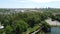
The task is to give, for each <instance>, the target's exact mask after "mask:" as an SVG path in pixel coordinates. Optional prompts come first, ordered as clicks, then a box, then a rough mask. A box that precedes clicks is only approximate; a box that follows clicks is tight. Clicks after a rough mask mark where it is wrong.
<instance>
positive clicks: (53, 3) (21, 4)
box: [0, 0, 60, 8]
mask: <svg viewBox="0 0 60 34" xmlns="http://www.w3.org/2000/svg"><path fill="white" fill-rule="evenodd" d="M46 7H51V8H60V0H0V8H46Z"/></svg>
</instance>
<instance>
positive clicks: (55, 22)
mask: <svg viewBox="0 0 60 34" xmlns="http://www.w3.org/2000/svg"><path fill="white" fill-rule="evenodd" d="M45 21H46V22H47V23H48V24H50V25H51V26H60V22H58V21H56V20H54V21H52V19H51V18H50V19H47V20H45Z"/></svg>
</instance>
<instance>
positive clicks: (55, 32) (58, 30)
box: [47, 27, 60, 34]
mask: <svg viewBox="0 0 60 34" xmlns="http://www.w3.org/2000/svg"><path fill="white" fill-rule="evenodd" d="M47 34H60V27H51V32H50V33H47Z"/></svg>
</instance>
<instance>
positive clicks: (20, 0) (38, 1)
mask: <svg viewBox="0 0 60 34" xmlns="http://www.w3.org/2000/svg"><path fill="white" fill-rule="evenodd" d="M13 1H15V2H22V3H23V2H35V3H46V2H54V1H60V0H13Z"/></svg>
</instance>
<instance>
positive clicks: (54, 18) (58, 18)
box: [51, 14, 60, 22]
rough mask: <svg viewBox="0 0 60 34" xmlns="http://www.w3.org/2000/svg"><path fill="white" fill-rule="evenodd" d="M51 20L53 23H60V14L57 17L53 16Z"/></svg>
mask: <svg viewBox="0 0 60 34" xmlns="http://www.w3.org/2000/svg"><path fill="white" fill-rule="evenodd" d="M51 18H52V20H53V21H54V20H57V21H59V22H60V14H56V15H55V16H54V15H53V16H52V17H51Z"/></svg>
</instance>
